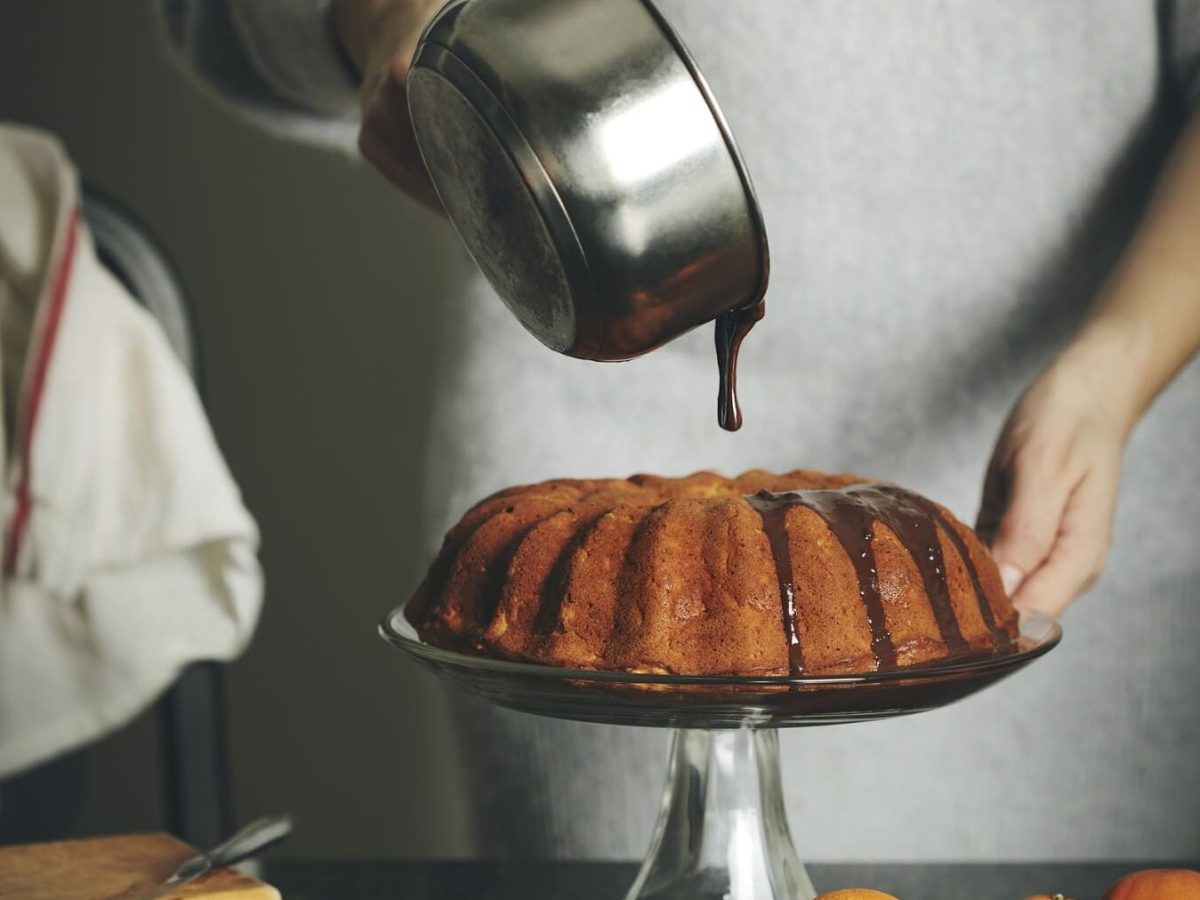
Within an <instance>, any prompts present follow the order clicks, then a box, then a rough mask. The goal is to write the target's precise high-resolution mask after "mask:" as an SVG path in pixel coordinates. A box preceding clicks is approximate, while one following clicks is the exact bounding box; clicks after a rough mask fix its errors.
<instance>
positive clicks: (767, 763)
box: [380, 608, 1062, 900]
mask: <svg viewBox="0 0 1200 900" xmlns="http://www.w3.org/2000/svg"><path fill="white" fill-rule="evenodd" d="M380 633H381V634H382V635H383V637H384V638H385V639H386V640H388V641H389V642H390V643H392V644H393V645H395V646H396V647H398V648H399V649H400V650H402V651H404V652H405V653H406V654H408V655H409V656H411V657H412V658H413V659H415V660H416V661H417V662H419V663H420V664H421V665H423V666H425V667H427V668H429V669H431V670H433V671H434V672H436V673H437V674H439V675H440V676H442V677H445V678H448V679H449V680H450V681H452V682H454V683H456V684H458V685H459V686H460V687H463V688H465V689H466V690H468V691H470V692H471V693H474V694H477V695H479V696H481V697H483V698H484V699H486V700H489V701H491V702H493V703H497V704H499V705H501V706H505V707H508V708H510V709H516V710H520V711H522V712H528V713H534V714H536V715H544V716H553V717H555V718H562V719H573V720H576V721H582V722H603V723H608V724H613V725H642V726H646V725H649V726H657V727H665V728H673V729H675V734H674V740H673V742H672V750H671V762H670V766H669V768H668V771H667V781H666V787H665V790H664V793H663V804H662V811H661V813H660V814H659V819H658V826H657V827H656V829H655V832H654V838H653V840H652V841H651V842H650V849H649V851H648V852H647V854H646V858H645V861H644V862H643V863H642V867H641V870H640V871H639V872H638V876H637V878H636V879H635V881H634V883H633V885H632V887H631V888H630V890H629V893H628V894H627V895H626V900H684V898H687V900H813V898H814V897H815V896H816V891H815V890H814V889H813V886H812V882H811V881H809V878H808V875H807V873H806V872H805V871H804V866H803V865H802V864H801V862H800V859H799V857H798V856H797V855H796V850H795V847H794V845H793V843H792V837H791V832H790V830H789V828H788V823H787V815H786V813H785V811H784V805H783V791H782V789H781V784H780V770H779V740H778V736H777V734H776V731H775V729H777V728H785V727H797V726H811V725H831V724H839V723H847V722H863V721H869V720H873V719H881V718H886V717H890V716H898V715H906V714H910V713H916V712H922V711H924V710H929V709H936V708H937V707H940V706H944V705H946V704H947V703H951V702H953V701H955V700H958V699H960V698H962V697H965V696H967V695H969V694H973V693H975V692H976V691H979V690H981V689H983V688H985V687H987V686H989V685H991V684H994V683H995V682H996V681H999V680H1000V679H1001V678H1004V677H1005V676H1006V675H1009V674H1011V673H1013V672H1015V671H1016V670H1017V669H1019V668H1021V667H1022V666H1024V665H1026V664H1027V663H1029V662H1031V661H1032V660H1034V659H1036V658H1037V657H1039V656H1041V655H1042V654H1044V653H1046V652H1048V651H1049V650H1050V649H1052V648H1053V647H1054V646H1055V645H1056V644H1057V643H1058V642H1059V640H1060V639H1061V637H1062V632H1061V630H1060V629H1059V627H1058V625H1057V624H1056V623H1054V622H1051V621H1049V620H1047V619H1043V618H1041V617H1039V616H1029V617H1026V618H1023V619H1022V621H1021V634H1020V638H1019V639H1018V641H1017V642H1016V646H1015V647H1014V649H1013V650H1012V651H1011V652H1009V653H1005V654H1000V655H994V656H987V657H982V658H978V659H972V660H968V661H965V662H958V663H953V664H949V665H939V666H929V667H926V668H921V669H915V668H909V669H902V670H898V671H894V672H872V673H868V674H865V675H836V676H800V677H795V678H790V677H782V676H781V677H766V678H749V677H710V676H684V675H645V674H632V673H627V672H593V671H585V670H577V669H561V668H557V667H554V666H542V665H535V664H530V663H515V662H508V661H506V660H496V659H487V658H484V657H476V656H468V655H465V654H461V653H453V652H451V651H448V650H441V649H439V648H437V647H432V646H430V645H428V644H423V643H421V642H420V640H418V638H417V635H416V633H415V631H414V630H413V628H412V626H411V625H410V624H409V623H408V621H407V620H406V619H405V618H404V614H403V609H402V608H401V609H397V610H395V611H394V612H392V613H391V614H390V615H389V616H388V617H387V618H386V619H384V621H383V623H382V624H381V625H380Z"/></svg>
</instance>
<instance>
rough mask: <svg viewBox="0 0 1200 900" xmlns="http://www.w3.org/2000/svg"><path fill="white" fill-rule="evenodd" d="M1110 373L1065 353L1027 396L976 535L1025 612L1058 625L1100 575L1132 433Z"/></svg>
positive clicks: (1003, 448) (1005, 434)
mask: <svg viewBox="0 0 1200 900" xmlns="http://www.w3.org/2000/svg"><path fill="white" fill-rule="evenodd" d="M1103 375H1104V373H1098V372H1095V371H1090V372H1089V366H1088V365H1087V364H1085V362H1084V360H1081V359H1075V358H1073V355H1072V354H1070V353H1067V354H1064V356H1063V357H1060V359H1059V360H1057V361H1056V362H1055V363H1054V364H1052V365H1051V366H1050V367H1049V368H1048V369H1047V370H1046V371H1045V372H1043V373H1042V374H1041V375H1040V376H1039V377H1038V378H1037V379H1036V380H1035V381H1034V382H1033V383H1032V384H1031V385H1030V386H1029V388H1028V389H1027V390H1026V391H1025V393H1024V394H1023V395H1022V396H1021V398H1020V400H1018V401H1017V404H1016V407H1015V408H1014V409H1013V411H1012V414H1011V415H1010V416H1009V419H1008V421H1007V423H1006V424H1005V426H1004V429H1003V431H1002V432H1001V435H1000V440H999V442H998V443H997V445H996V450H995V452H994V454H993V456H992V461H991V464H990V465H989V467H988V474H987V478H986V479H985V481H984V488H983V503H982V506H981V509H980V512H979V521H978V523H977V524H976V526H975V527H976V530H977V531H978V532H979V534H980V536H981V537H982V538H983V539H984V541H985V542H989V543H991V546H992V554H993V555H994V556H995V557H996V562H997V563H998V564H999V566H1000V574H1001V577H1002V578H1003V580H1004V586H1005V588H1006V590H1007V591H1008V592H1009V594H1010V595H1011V596H1012V598H1013V602H1014V603H1015V604H1016V605H1017V606H1018V607H1020V608H1024V609H1030V610H1034V611H1037V612H1040V613H1042V614H1044V615H1048V616H1051V617H1057V616H1058V615H1060V614H1061V613H1062V611H1063V610H1064V609H1066V607H1067V606H1068V604H1070V602H1071V601H1072V600H1073V599H1075V597H1077V596H1078V595H1079V594H1081V593H1082V592H1083V591H1086V590H1087V589H1088V588H1089V587H1091V586H1092V584H1093V583H1095V581H1096V579H1097V578H1099V576H1100V573H1101V571H1102V570H1103V569H1104V562H1105V559H1106V558H1107V555H1108V548H1109V544H1110V542H1111V539H1112V523H1113V513H1114V512H1115V509H1116V499H1117V486H1118V482H1119V479H1120V470H1121V457H1122V455H1123V452H1124V449H1125V443H1126V438H1127V435H1128V431H1129V422H1128V419H1127V417H1125V416H1123V415H1121V414H1120V413H1118V412H1117V408H1116V407H1115V405H1114V404H1113V403H1112V398H1111V397H1110V396H1109V395H1108V394H1107V391H1106V388H1105V378H1104V377H1103Z"/></svg>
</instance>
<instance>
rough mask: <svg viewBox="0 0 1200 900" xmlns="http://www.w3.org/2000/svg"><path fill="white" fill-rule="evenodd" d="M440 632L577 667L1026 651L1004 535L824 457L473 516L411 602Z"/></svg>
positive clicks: (647, 480)
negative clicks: (983, 535)
mask: <svg viewBox="0 0 1200 900" xmlns="http://www.w3.org/2000/svg"><path fill="white" fill-rule="evenodd" d="M407 611H408V617H409V619H410V621H412V623H413V624H414V626H415V627H416V629H417V631H418V633H419V634H420V636H421V638H422V639H423V640H425V641H427V642H429V643H431V644H434V645H437V646H441V647H445V648H448V649H454V650H459V651H464V652H471V653H477V654H482V655H487V656H494V657H500V658H505V659H513V660H522V661H529V662H537V663H544V664H548V665H555V666H565V667H570V668H579V669H601V670H615V671H627V672H651V673H674V674H687V675H751V676H756V675H758V676H760V675H788V674H792V675H800V674H808V675H827V674H844V673H858V672H870V671H883V670H888V669H893V668H902V667H905V666H912V665H917V664H928V663H937V662H951V661H957V660H960V659H966V658H970V657H973V656H983V655H989V654H996V653H1003V652H1007V651H1008V650H1010V649H1011V648H1012V646H1013V640H1014V638H1015V637H1016V633H1017V614H1016V612H1015V610H1014V609H1013V607H1012V604H1011V602H1010V601H1009V599H1008V597H1007V596H1006V595H1005V593H1004V589H1003V587H1002V586H1001V582H1000V576H999V573H998V571H997V570H996V565H995V563H994V561H993V560H992V558H991V555H990V554H989V553H988V551H987V549H986V548H985V547H984V546H983V544H982V543H981V542H980V541H979V539H978V538H977V537H976V536H975V534H974V532H973V531H971V529H970V528H968V527H967V526H966V525H964V524H963V523H961V522H959V521H958V520H957V519H955V518H954V516H953V515H952V514H951V513H950V512H949V511H948V510H946V509H945V508H944V507H942V506H940V505H938V504H936V503H934V502H932V501H930V500H927V499H925V498H923V497H921V496H919V495H917V494H914V493H912V492H910V491H906V490H904V489H903V488H900V487H897V486H895V485H891V484H886V483H881V482H875V481H872V480H870V479H865V478H861V477H859V476H855V475H827V474H824V473H821V472H815V471H811V470H798V471H794V472H788V473H784V474H774V473H771V472H766V471H762V470H752V471H749V472H744V473H743V474H741V475H739V476H737V477H735V478H726V477H723V476H721V475H718V474H715V473H713V472H697V473H695V474H693V475H689V476H686V477H684V478H664V477H661V476H655V475H635V476H633V477H632V478H628V479H597V480H579V479H560V480H554V481H546V482H541V483H538V484H531V485H525V486H520V487H514V488H508V489H506V490H504V491H500V492H499V493H497V494H494V495H492V496H491V497H488V498H486V499H484V500H482V501H480V502H479V503H478V504H476V505H475V506H474V507H473V508H472V509H471V510H469V511H468V512H467V514H466V515H465V516H463V518H462V520H460V522H459V523H458V524H456V525H455V526H454V527H453V528H452V529H451V530H450V532H449V533H448V534H447V535H446V539H445V542H444V543H443V546H442V549H441V551H440V552H439V553H438V555H437V557H436V558H435V559H434V561H433V564H432V565H431V566H430V569H429V572H428V574H427V576H426V578H425V579H424V581H423V582H422V583H421V585H420V587H419V588H418V589H417V592H416V594H415V595H414V597H413V599H412V600H411V602H410V603H409V605H408V608H407Z"/></svg>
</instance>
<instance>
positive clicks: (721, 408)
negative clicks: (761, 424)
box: [716, 300, 767, 431]
mask: <svg viewBox="0 0 1200 900" xmlns="http://www.w3.org/2000/svg"><path fill="white" fill-rule="evenodd" d="M766 311H767V304H766V301H765V300H759V301H758V302H757V303H755V304H753V305H751V306H743V307H741V308H739V309H731V310H729V311H728V312H723V313H721V315H719V316H717V326H716V343H717V370H718V371H719V373H720V386H719V388H718V391H717V421H718V422H719V423H720V425H721V427H722V428H724V429H725V430H726V431H737V430H738V429H739V428H741V427H742V408H741V406H740V405H739V404H738V397H737V361H738V350H740V349H741V346H742V341H743V340H745V338H746V335H747V334H749V333H750V329H751V328H753V327H754V324H755V323H756V322H758V320H759V319H761V318H762V317H763V315H764V314H765V313H766Z"/></svg>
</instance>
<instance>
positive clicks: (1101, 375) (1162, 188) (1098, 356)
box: [1057, 114, 1200, 431]
mask: <svg viewBox="0 0 1200 900" xmlns="http://www.w3.org/2000/svg"><path fill="white" fill-rule="evenodd" d="M1198 348H1200V114H1197V115H1196V116H1194V117H1193V119H1192V122H1191V123H1190V125H1189V126H1188V127H1187V129H1185V131H1184V132H1183V134H1182V135H1181V136H1180V138H1179V141H1178V143H1177V144H1176V146H1175V149H1174V151H1173V153H1172V155H1171V158H1170V160H1169V162H1168V164H1167V166H1166V168H1165V169H1164V171H1163V173H1162V176H1161V177H1160V179H1159V183H1158V187H1157V189H1156V191H1155V194H1154V197H1153V199H1152V201H1151V203H1150V206H1149V208H1148V209H1147V211H1146V214H1145V216H1144V218H1143V220H1142V222H1141V224H1140V226H1139V227H1138V230H1137V231H1136V233H1135V234H1134V237H1133V239H1132V241H1131V242H1130V245H1129V247H1128V249H1127V250H1126V252H1125V254H1124V256H1123V257H1122V259H1121V260H1120V262H1119V264H1118V266H1117V268H1116V269H1115V270H1114V272H1113V274H1112V276H1111V277H1110V278H1109V280H1108V283H1107V284H1106V285H1105V287H1104V289H1103V291H1102V292H1101V293H1100V295H1099V296H1098V297H1097V299H1096V302H1095V305H1094V307H1093V309H1092V311H1091V313H1090V315H1089V316H1088V319H1087V320H1086V321H1085V323H1084V325H1083V327H1082V328H1081V329H1080V331H1079V333H1078V335H1077V336H1076V338H1075V339H1074V340H1073V341H1072V342H1071V345H1070V346H1069V347H1068V348H1067V349H1066V350H1065V351H1064V352H1063V354H1062V356H1061V357H1060V359H1059V361H1058V363H1057V365H1059V366H1062V367H1066V368H1068V369H1076V370H1078V371H1079V372H1081V373H1087V374H1086V377H1087V378H1088V379H1089V381H1091V382H1093V383H1095V382H1096V381H1097V380H1098V381H1099V382H1100V384H1099V385H1098V386H1100V387H1102V388H1104V389H1105V390H1106V392H1107V395H1108V398H1109V406H1110V409H1111V412H1112V414H1113V416H1114V418H1115V419H1116V421H1117V422H1118V424H1119V425H1120V426H1121V427H1122V428H1123V429H1124V430H1126V431H1128V430H1129V429H1131V428H1132V427H1133V426H1134V425H1135V424H1136V422H1137V420H1138V419H1139V418H1140V417H1141V415H1142V413H1143V412H1145V410H1146V409H1147V408H1148V407H1149V406H1150V404H1151V403H1152V402H1153V400H1154V398H1155V397H1156V396H1157V395H1158V393H1159V392H1160V391H1161V390H1162V389H1163V388H1164V387H1165V386H1166V385H1167V384H1168V383H1169V382H1170V381H1171V379H1172V378H1173V377H1174V376H1175V375H1176V374H1177V373H1178V372H1179V370H1180V369H1182V368H1183V367H1184V365H1186V364H1187V362H1188V360H1189V359H1191V357H1192V356H1193V355H1194V354H1195V353H1196V351H1197V349H1198Z"/></svg>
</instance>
